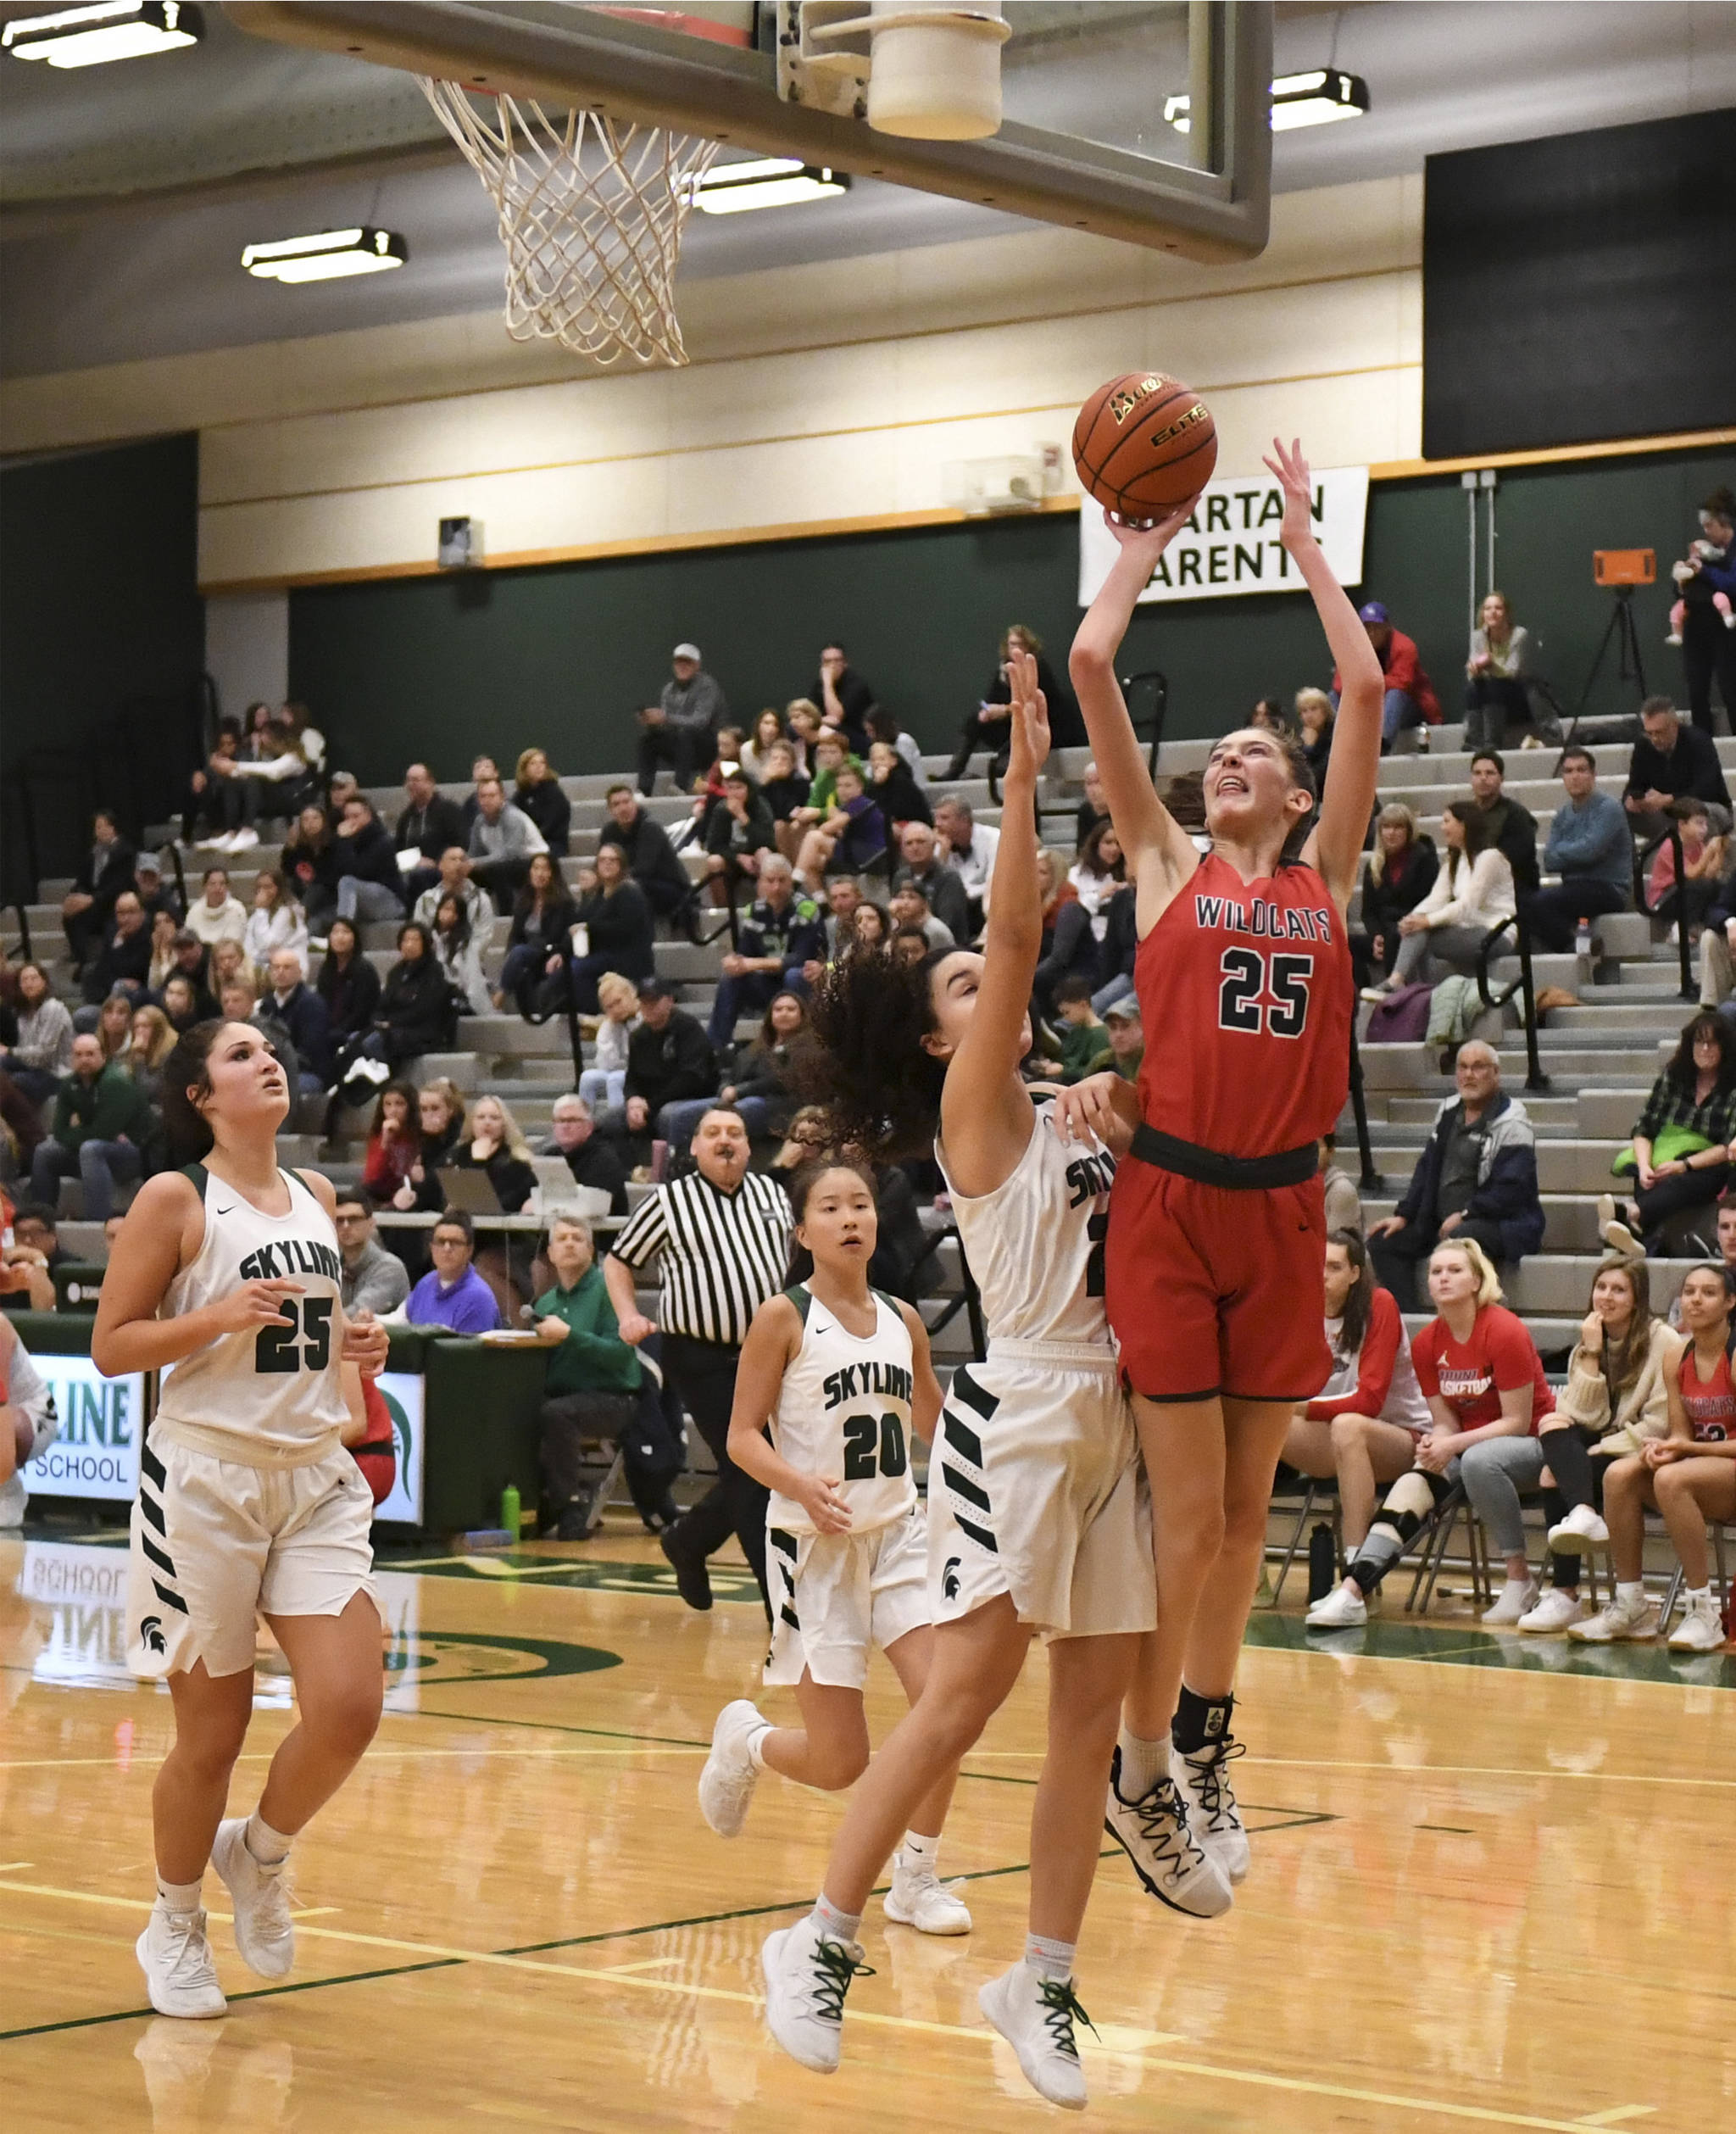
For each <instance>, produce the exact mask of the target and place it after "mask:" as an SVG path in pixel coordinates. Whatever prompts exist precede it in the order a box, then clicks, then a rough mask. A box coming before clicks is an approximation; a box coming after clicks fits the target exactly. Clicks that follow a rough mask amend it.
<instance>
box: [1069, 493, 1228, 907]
mask: <svg viewBox="0 0 1736 2134" xmlns="http://www.w3.org/2000/svg"><path fill="white" fill-rule="evenodd" d="M1198 502H1199V499H1198V498H1197V497H1194V498H1190V499H1188V502H1187V503H1186V504H1179V505H1177V508H1176V510H1173V511H1172V512H1171V513H1170V515H1169V516H1168V517H1167V518H1166V519H1163V520H1160V521H1159V523H1158V524H1157V525H1156V526H1155V527H1151V528H1149V531H1143V532H1136V531H1135V530H1134V529H1133V528H1132V527H1122V526H1117V525H1116V522H1115V521H1114V520H1113V519H1110V518H1109V517H1108V516H1107V515H1105V518H1104V523H1105V524H1106V525H1107V526H1108V527H1109V530H1110V532H1111V533H1112V534H1113V535H1114V536H1115V538H1116V541H1117V542H1118V543H1120V548H1121V553H1120V554H1118V555H1117V556H1116V560H1115V564H1114V566H1113V568H1112V569H1111V570H1110V574H1109V576H1108V577H1107V578H1105V579H1104V582H1103V588H1102V590H1101V591H1100V592H1099V593H1098V596H1097V598H1096V599H1094V600H1093V602H1092V604H1091V605H1090V607H1089V608H1088V610H1086V614H1085V620H1084V621H1082V623H1081V624H1080V625H1079V630H1078V634H1077V636H1076V637H1075V638H1074V639H1073V649H1072V652H1071V655H1069V657H1068V660H1067V671H1068V673H1069V674H1070V675H1071V677H1072V683H1073V688H1074V689H1075V690H1076V691H1077V694H1078V699H1079V709H1080V710H1081V711H1082V713H1083V715H1084V719H1085V731H1086V733H1087V735H1088V738H1089V739H1090V743H1091V752H1092V754H1093V755H1094V756H1095V757H1096V759H1097V772H1098V776H1099V777H1100V778H1101V779H1102V780H1103V789H1104V796H1105V798H1106V799H1107V800H1108V801H1109V811H1110V816H1112V817H1113V819H1114V822H1115V826H1116V836H1117V837H1118V838H1119V839H1121V850H1122V851H1123V853H1124V854H1125V855H1127V869H1128V875H1129V878H1130V879H1132V880H1133V881H1136V882H1137V881H1138V880H1140V879H1141V878H1143V876H1144V875H1145V873H1146V872H1147V870H1148V868H1149V867H1151V866H1155V868H1156V869H1157V871H1158V872H1159V874H1160V877H1161V879H1160V883H1158V885H1157V886H1158V888H1159V890H1160V894H1161V895H1162V896H1163V897H1164V898H1165V899H1167V898H1168V897H1169V896H1170V895H1172V894H1174V892H1175V890H1176V889H1177V888H1179V887H1180V885H1181V884H1182V883H1183V882H1184V881H1186V879H1187V878H1188V875H1189V874H1191V873H1192V872H1193V871H1194V866H1196V865H1197V863H1198V860H1199V855H1198V854H1197V853H1196V852H1195V851H1194V845H1193V841H1192V839H1190V838H1189V837H1188V833H1187V832H1186V831H1185V830H1184V829H1182V827H1181V825H1180V824H1179V823H1178V822H1177V821H1176V819H1175V817H1174V816H1172V815H1171V813H1170V811H1169V810H1168V809H1167V808H1166V806H1165V805H1164V804H1163V802H1162V801H1161V800H1159V799H1158V797H1157V794H1156V793H1155V790H1154V789H1153V787H1152V783H1151V778H1150V775H1149V772H1148V771H1147V770H1146V767H1145V757H1144V755H1143V752H1142V750H1141V749H1140V746H1139V738H1138V735H1137V734H1136V733H1134V731H1133V722H1132V717H1131V716H1129V714H1128V710H1127V699H1125V698H1124V697H1123V696H1122V694H1121V684H1120V683H1118V682H1117V681H1116V669H1115V661H1116V653H1118V652H1119V651H1120V650H1121V639H1122V638H1124V637H1125V636H1126V635H1127V625H1128V623H1129V622H1131V621H1132V619H1133V610H1134V608H1135V606H1136V605H1138V599H1139V595H1140V594H1141V593H1143V591H1144V590H1145V588H1146V587H1147V586H1148V585H1149V583H1150V582H1151V574H1152V572H1153V571H1155V569H1156V568H1157V562H1158V558H1159V557H1160V555H1161V554H1163V552H1164V550H1165V549H1166V548H1168V546H1169V544H1170V543H1171V541H1173V540H1174V538H1176V536H1177V534H1178V533H1179V532H1181V530H1182V527H1184V526H1186V525H1187V523H1188V520H1189V519H1190V518H1191V517H1192V516H1193V514H1194V506H1195V504H1198ZM1095 508H1096V507H1095V506H1094V505H1093V504H1090V503H1087V504H1086V505H1085V509H1086V510H1094V509H1095ZM1148 924H1149V922H1148ZM1142 930H1143V929H1142Z"/></svg>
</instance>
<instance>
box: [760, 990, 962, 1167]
mask: <svg viewBox="0 0 1736 2134" xmlns="http://www.w3.org/2000/svg"><path fill="white" fill-rule="evenodd" d="M951 953H952V951H951V950H939V951H937V952H936V953H933V954H931V955H929V956H925V957H924V958H923V960H922V961H921V962H920V963H901V962H899V961H898V959H897V958H896V957H893V956H844V957H843V958H842V959H841V960H840V961H838V962H837V963H834V964H833V965H832V967H830V968H829V969H828V970H827V971H826V973H825V975H824V976H823V977H822V978H821V981H820V983H819V984H818V985H817V986H816V987H815V992H814V998H813V1000H812V1003H811V1004H810V1010H809V1019H810V1027H811V1028H812V1029H813V1032H814V1035H815V1038H816V1039H818V1043H817V1045H815V1046H814V1047H813V1048H812V1049H811V1050H809V1049H807V1048H804V1049H803V1053H802V1055H801V1056H799V1057H797V1056H795V1055H794V1053H793V1056H792V1060H791V1066H792V1068H793V1071H794V1072H793V1080H794V1081H795V1082H796V1084H797V1087H798V1090H799V1092H800V1094H801V1095H802V1096H803V1098H804V1100H806V1101H808V1102H810V1103H812V1104H817V1105H819V1106H821V1107H822V1108H823V1109H824V1111H825V1112H826V1124H827V1128H828V1129H829V1133H828V1139H830V1140H831V1141H832V1144H833V1145H834V1146H837V1147H840V1148H849V1149H852V1150H860V1152H861V1153H862V1155H863V1156H865V1157H866V1158H867V1159H868V1161H869V1162H871V1163H896V1162H899V1161H901V1160H902V1159H903V1158H904V1157H906V1156H915V1155H919V1154H921V1153H925V1152H926V1150H927V1148H928V1145H929V1144H930V1143H931V1142H932V1140H933V1139H934V1134H935V1128H936V1127H937V1125H938V1123H939V1118H940V1092H941V1088H942V1085H943V1083H944V1082H945V1080H946V1062H945V1061H943V1060H937V1059H936V1058H935V1057H934V1056H933V1054H932V1052H930V1051H929V1050H927V1048H926V1046H925V1045H924V1044H923V1042H922V1040H923V1039H924V1038H926V1037H927V1036H928V1035H929V1034H931V1033H932V1031H933V1030H934V1029H935V1028H936V1023H935V1019H934V1000H933V977H934V968H935V966H936V964H937V963H938V962H939V961H941V958H942V957H943V956H948V955H950V954H951Z"/></svg>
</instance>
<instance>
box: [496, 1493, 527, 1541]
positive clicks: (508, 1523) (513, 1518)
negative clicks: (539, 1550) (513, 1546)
mask: <svg viewBox="0 0 1736 2134" xmlns="http://www.w3.org/2000/svg"><path fill="white" fill-rule="evenodd" d="M500 1524H502V1525H503V1526H504V1528H505V1529H506V1530H507V1532H508V1533H509V1535H511V1537H512V1539H513V1541H514V1542H515V1543H516V1541H518V1538H519V1535H520V1533H521V1532H522V1531H523V1528H522V1526H521V1524H520V1513H519V1485H518V1484H517V1483H516V1482H509V1483H508V1484H507V1485H506V1487H505V1488H504V1490H502V1491H501V1492H500Z"/></svg>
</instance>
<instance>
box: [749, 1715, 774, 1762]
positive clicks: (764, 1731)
mask: <svg viewBox="0 0 1736 2134" xmlns="http://www.w3.org/2000/svg"><path fill="white" fill-rule="evenodd" d="M773 1731H774V1729H773V1726H772V1724H771V1720H770V1719H761V1720H760V1724H759V1725H758V1726H756V1727H755V1728H754V1731H753V1732H752V1733H751V1734H750V1735H749V1736H748V1763H751V1764H752V1765H753V1767H754V1769H755V1770H756V1771H763V1770H764V1769H765V1737H766V1736H767V1735H769V1734H771V1733H772V1732H773Z"/></svg>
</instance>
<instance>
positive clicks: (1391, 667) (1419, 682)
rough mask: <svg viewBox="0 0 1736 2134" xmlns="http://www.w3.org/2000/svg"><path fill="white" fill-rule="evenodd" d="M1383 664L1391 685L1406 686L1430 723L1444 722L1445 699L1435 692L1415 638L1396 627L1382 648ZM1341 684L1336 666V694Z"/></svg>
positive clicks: (1407, 693) (1407, 692)
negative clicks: (1442, 713)
mask: <svg viewBox="0 0 1736 2134" xmlns="http://www.w3.org/2000/svg"><path fill="white" fill-rule="evenodd" d="M1380 666H1381V672H1382V674H1383V676H1384V677H1386V685H1387V687H1388V688H1389V689H1402V690H1403V691H1404V692H1405V695H1406V696H1407V697H1409V698H1410V699H1411V702H1412V703H1413V704H1414V705H1416V708H1417V710H1419V711H1420V712H1422V716H1423V717H1424V718H1425V719H1426V720H1427V722H1428V723H1429V725H1430V726H1438V725H1439V724H1440V722H1441V700H1440V699H1439V698H1438V696H1437V695H1436V694H1435V693H1434V684H1433V682H1431V681H1430V680H1429V678H1428V676H1427V672H1426V671H1424V668H1423V665H1422V654H1421V653H1420V652H1419V651H1418V650H1417V649H1416V638H1407V637H1406V636H1405V632H1403V631H1402V630H1394V632H1392V634H1391V636H1390V637H1388V639H1387V641H1386V644H1385V645H1384V647H1383V649H1382V651H1381V655H1380ZM1340 687H1341V684H1340V683H1339V679H1338V669H1337V668H1336V667H1334V668H1333V694H1334V695H1335V696H1336V695H1337V694H1338V690H1339V688H1340Z"/></svg>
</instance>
